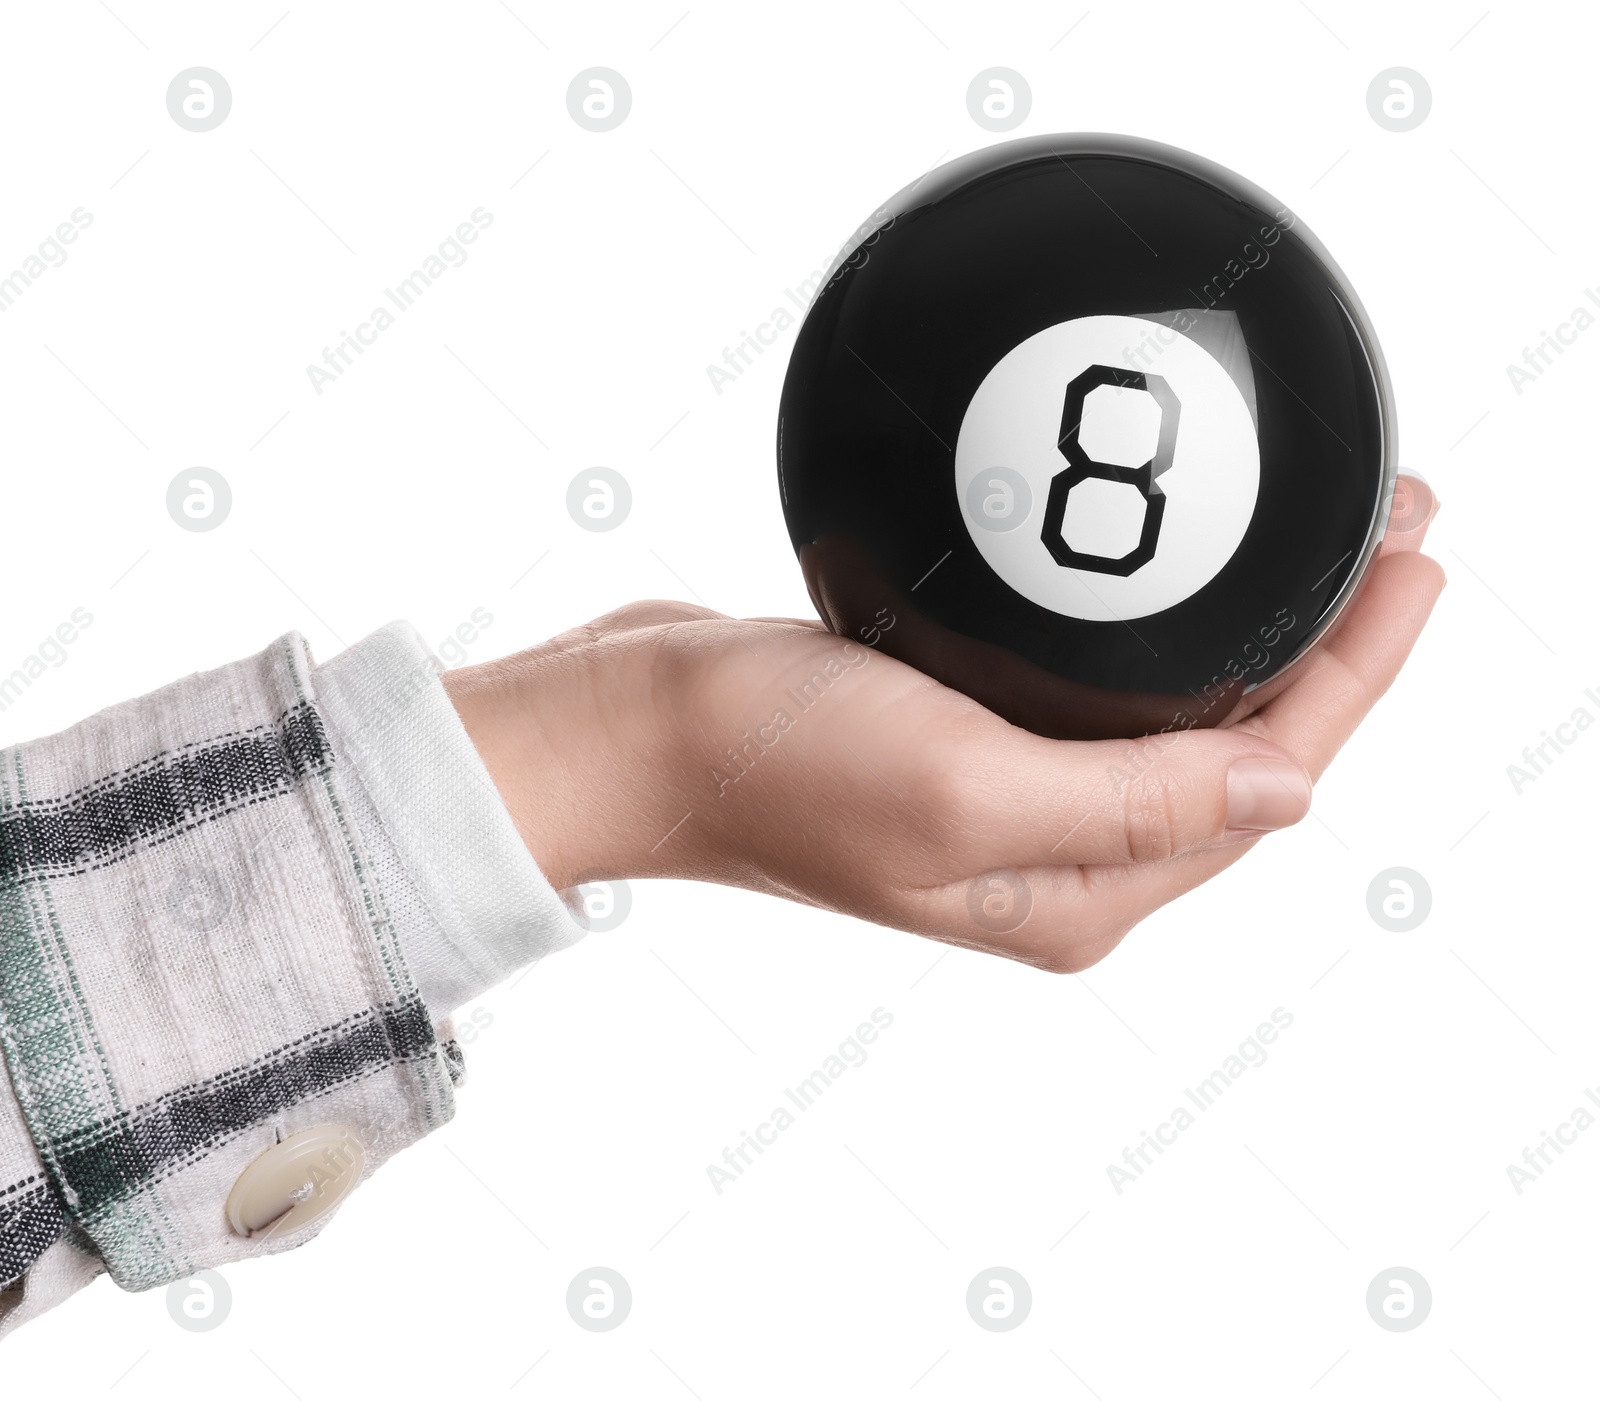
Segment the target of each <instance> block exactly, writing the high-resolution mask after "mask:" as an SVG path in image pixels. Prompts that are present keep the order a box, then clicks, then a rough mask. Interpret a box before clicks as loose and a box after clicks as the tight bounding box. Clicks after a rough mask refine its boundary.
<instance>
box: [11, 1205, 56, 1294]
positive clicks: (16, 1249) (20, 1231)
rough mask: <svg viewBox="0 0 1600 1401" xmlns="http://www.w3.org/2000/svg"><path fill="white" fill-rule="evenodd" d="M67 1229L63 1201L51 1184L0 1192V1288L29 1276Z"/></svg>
mask: <svg viewBox="0 0 1600 1401" xmlns="http://www.w3.org/2000/svg"><path fill="white" fill-rule="evenodd" d="M66 1228H67V1217H66V1213H65V1212H64V1211H62V1209H61V1199H60V1198H59V1197H57V1196H56V1193H55V1189H54V1188H52V1187H51V1186H50V1184H49V1183H48V1182H40V1183H38V1184H37V1185H36V1186H32V1187H29V1186H27V1185H25V1184H20V1183H19V1184H18V1185H17V1186H16V1187H12V1188H11V1189H10V1190H8V1191H6V1192H4V1193H0V1289H3V1288H7V1287H9V1286H10V1285H12V1284H14V1283H16V1281H17V1280H19V1279H21V1278H22V1276H23V1275H25V1274H27V1273H28V1271H29V1270H31V1269H32V1268H33V1267H34V1264H35V1263H36V1262H37V1261H38V1259H39V1257H40V1256H41V1255H43V1254H44V1253H45V1251H47V1250H48V1249H49V1248H50V1247H51V1246H52V1245H54V1244H55V1243H56V1241H57V1240H59V1239H60V1238H61V1233H62V1232H63V1231H64V1230H66Z"/></svg>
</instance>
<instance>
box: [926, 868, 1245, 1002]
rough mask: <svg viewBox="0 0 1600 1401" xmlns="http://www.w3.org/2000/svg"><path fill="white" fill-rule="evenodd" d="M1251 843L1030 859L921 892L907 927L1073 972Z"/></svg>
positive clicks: (1035, 964) (1048, 968) (950, 941)
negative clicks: (1043, 862) (1091, 858)
mask: <svg viewBox="0 0 1600 1401" xmlns="http://www.w3.org/2000/svg"><path fill="white" fill-rule="evenodd" d="M1252 845H1253V843H1251V842H1242V843H1239V844H1236V845H1232V846H1224V847H1216V848H1212V849H1210V850H1204V851H1195V852H1191V853H1189V854H1187V855H1185V856H1181V857H1179V858H1177V859H1176V860H1173V861H1163V862H1156V863H1150V864H1144V865H1127V864H1124V865H1110V866H1083V867H1074V866H1067V867H1054V866H1045V867H1036V868H1032V869H1029V870H1025V871H1022V872H1015V871H1007V872H1004V873H995V877H997V878H998V879H991V880H990V884H987V885H986V884H985V883H984V882H985V880H986V878H985V877H979V878H978V880H977V881H975V882H965V883H957V884H952V885H950V886H945V887H942V888H940V889H939V890H937V891H932V892H926V894H925V896H924V898H923V900H922V901H921V903H920V904H918V905H917V906H915V907H914V911H913V913H912V914H911V917H910V918H909V919H908V920H906V921H904V925H905V927H907V928H910V929H912V930H913V932H916V933H919V934H923V935H925V936H926V937H929V938H933V939H937V940H939V941H940V942H942V943H948V944H955V945H959V946H960V947H963V948H975V949H981V950H982V951H984V952H986V953H995V954H1000V955H1002V956H1004V957H1006V958H1014V959H1016V960H1018V961H1019V962H1022V963H1027V964H1029V965H1031V966H1033V967H1035V968H1040V969H1043V970H1045V971H1047V972H1051V973H1079V972H1082V971H1083V970H1084V969H1085V968H1089V967H1092V966H1093V965H1094V964H1096V963H1098V962H1099V961H1100V960H1101V959H1103V958H1104V957H1105V956H1106V955H1107V954H1109V953H1110V952H1111V951H1112V950H1113V949H1114V948H1116V946H1117V945H1118V944H1120V943H1121V942H1122V940H1123V939H1124V938H1126V937H1127V935H1128V934H1129V933H1130V932H1131V931H1132V930H1133V929H1134V928H1136V927H1137V926H1138V925H1139V923H1140V922H1141V921H1142V920H1144V919H1146V918H1148V917H1149V916H1150V915H1152V914H1154V913H1155V911H1156V910H1158V909H1160V908H1161V907H1162V906H1163V905H1166V904H1169V903H1170V902H1171V901H1173V900H1176V899H1177V898H1178V897H1179V896H1180V895H1184V894H1186V893H1188V892H1189V891H1191V890H1194V889H1195V888H1196V887H1197V886H1200V885H1203V884H1204V883H1205V882H1206V881H1208V880H1210V879H1212V877H1214V876H1216V875H1218V874H1219V873H1221V872H1222V871H1224V870H1226V869H1227V868H1228V867H1229V866H1231V865H1233V863H1234V862H1235V861H1237V860H1239V858H1240V857H1242V856H1243V855H1244V854H1245V853H1246V852H1247V851H1249V850H1250V848H1251V846H1252Z"/></svg>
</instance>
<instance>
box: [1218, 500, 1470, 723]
mask: <svg viewBox="0 0 1600 1401" xmlns="http://www.w3.org/2000/svg"><path fill="white" fill-rule="evenodd" d="M1438 514H1439V498H1438V497H1437V496H1435V495H1434V493H1433V491H1432V489H1431V488H1430V487H1429V486H1428V484H1427V483H1426V482H1425V481H1423V480H1422V478H1421V477H1416V476H1403V477H1398V478H1396V479H1395V490H1394V501H1393V504H1392V506H1391V508H1390V512H1389V525H1388V528H1387V529H1386V530H1385V531H1384V536H1383V543H1382V544H1381V545H1380V546H1379V547H1378V553H1377V557H1376V558H1377V559H1380V560H1381V559H1384V558H1386V557H1388V556H1389V555H1396V554H1408V553H1412V554H1414V553H1415V552H1416V551H1418V550H1420V549H1421V548H1422V545H1423V542H1424V541H1425V540H1426V539H1427V536H1428V527H1429V525H1431V524H1432V523H1433V518H1434V517H1435V516H1436V515H1438ZM1351 611H1352V612H1354V611H1356V609H1355V606H1354V605H1352V609H1351ZM1349 617H1350V613H1346V614H1345V616H1344V617H1342V618H1340V619H1339V621H1338V622H1336V623H1335V624H1334V626H1333V628H1331V629H1330V630H1329V635H1328V637H1327V638H1325V639H1324V645H1326V644H1327V642H1329V641H1331V640H1332V637H1333V634H1334V633H1336V632H1337V631H1338V630H1339V629H1340V628H1342V627H1344V626H1345V625H1346V622H1347V620H1348V619H1349ZM1299 676H1300V671H1299V670H1298V669H1292V670H1290V671H1287V672H1284V673H1282V674H1281V675H1279V676H1277V677H1275V678H1273V680H1271V681H1269V682H1267V683H1266V684H1265V685H1264V686H1259V687H1257V688H1256V689H1255V690H1253V691H1251V692H1250V693H1249V694H1248V695H1246V696H1245V698H1244V699H1243V700H1242V701H1241V702H1240V703H1239V706H1238V708H1237V709H1236V710H1235V711H1234V712H1233V713H1232V714H1231V715H1229V717H1228V718H1227V720H1226V721H1224V723H1225V724H1227V725H1237V724H1239V723H1240V721H1242V720H1246V719H1248V718H1249V717H1250V716H1251V715H1254V714H1255V713H1256V712H1257V711H1258V710H1261V709H1263V708H1264V707H1265V706H1266V705H1268V704H1269V703H1270V702H1271V701H1272V700H1273V699H1274V698H1276V697H1277V696H1280V695H1282V694H1283V693H1284V692H1285V691H1287V690H1288V689H1289V688H1290V687H1291V686H1292V685H1293V684H1294V683H1295V681H1296V680H1297V679H1298V678H1299Z"/></svg>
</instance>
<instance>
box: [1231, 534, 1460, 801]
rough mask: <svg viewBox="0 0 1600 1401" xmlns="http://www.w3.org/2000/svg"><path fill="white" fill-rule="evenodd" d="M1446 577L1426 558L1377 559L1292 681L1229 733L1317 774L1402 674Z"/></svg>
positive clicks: (1400, 555)
mask: <svg viewBox="0 0 1600 1401" xmlns="http://www.w3.org/2000/svg"><path fill="white" fill-rule="evenodd" d="M1444 582H1445V581H1444V571H1443V570H1442V569H1440V567H1439V565H1438V563H1437V562H1436V561H1434V560H1432V559H1430V558H1429V557H1428V556H1427V555H1422V554H1417V553H1415V552H1413V551H1403V552H1399V553H1396V554H1392V555H1388V556H1386V557H1385V558H1383V559H1380V560H1379V561H1378V562H1377V563H1376V564H1374V565H1373V567H1372V573H1371V574H1370V576H1369V577H1368V579H1367V582H1366V585H1365V587H1364V588H1363V590H1362V593H1361V595H1360V596H1359V597H1358V598H1357V599H1356V600H1355V602H1354V603H1352V604H1351V607H1350V611H1349V613H1348V614H1347V616H1346V618H1345V619H1343V620H1342V622H1341V626H1340V627H1338V628H1337V629H1335V630H1334V631H1332V632H1330V633H1329V634H1328V636H1327V637H1326V638H1324V639H1323V641H1322V643H1321V645H1319V646H1318V647H1317V649H1316V650H1315V651H1314V652H1312V653H1311V654H1310V655H1309V656H1307V657H1306V658H1305V659H1304V660H1302V661H1301V662H1299V663H1298V665H1297V674H1296V675H1295V677H1294V681H1293V684H1292V685H1290V686H1289V687H1287V689H1285V690H1284V691H1283V692H1282V694H1280V695H1278V696H1276V697H1275V698H1274V699H1272V700H1271V701H1269V702H1268V703H1267V704H1266V705H1265V706H1263V707H1262V709H1261V710H1259V711H1258V712H1257V713H1256V714H1254V715H1252V716H1250V717H1249V718H1248V719H1246V720H1243V721H1241V722H1240V723H1239V724H1238V725H1236V726H1234V727H1233V729H1232V730H1230V731H1229V733H1234V732H1237V731H1245V732H1248V733H1251V734H1255V735H1259V736H1261V737H1262V738H1264V739H1269V740H1272V741H1273V742H1274V743H1276V744H1278V745H1281V746H1282V747H1283V748H1284V749H1285V750H1287V751H1288V752H1289V753H1291V754H1293V755H1295V756H1296V757H1297V758H1298V759H1299V760H1300V762H1301V763H1303V764H1304V765H1305V766H1306V768H1307V770H1308V771H1309V772H1310V773H1311V775H1312V777H1313V778H1315V777H1318V776H1320V775H1321V773H1322V771H1323V770H1324V769H1325V768H1327V766H1328V764H1329V763H1330V762H1331V761H1332V759H1333V756H1334V755H1335V754H1337V753H1338V752H1339V749H1340V747H1341V746H1342V745H1343V744H1344V742H1345V741H1346V740H1347V739H1349V738H1350V735H1351V734H1352V733H1353V732H1354V730H1355V728H1356V726H1357V725H1358V724H1360V723H1361V720H1362V718H1363V717H1364V716H1365V715H1366V714H1367V712H1368V711H1370V710H1371V709H1372V707H1373V705H1375V704H1376V703H1377V700H1378V698H1379V697H1380V696H1381V695H1383V693H1384V692H1385V691H1387V690H1388V689H1389V687H1390V685H1391V684H1392V683H1393V681H1394V679H1395V677H1396V676H1397V675H1398V674H1399V671H1400V667H1401V665H1402V664H1403V663H1404V662H1405V659H1406V658H1407V657H1408V656H1409V655H1410V654H1411V649H1412V647H1413V646H1414V645H1415V644H1416V640H1417V637H1418V635H1419V634H1420V633H1421V632H1422V628H1423V625H1424V624H1425V623H1426V622H1427V620H1428V615H1429V614H1430V613H1431V612H1432V611H1433V605H1434V603H1435V602H1436V601H1437V600H1438V597H1439V594H1440V591H1441V590H1442V589H1443V588H1444Z"/></svg>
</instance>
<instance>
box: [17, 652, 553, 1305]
mask: <svg viewBox="0 0 1600 1401" xmlns="http://www.w3.org/2000/svg"><path fill="white" fill-rule="evenodd" d="M437 672H438V664H437V662H436V661H435V660H434V659H433V658H432V656H431V654H429V653H428V651H427V649H426V648H425V647H424V646H423V645H422V644H421V642H420V639H418V638H417V636H416V634H415V633H414V632H413V631H412V630H411V629H409V628H408V627H406V625H404V624H392V625H390V627H388V628H386V629H383V630H381V631H380V632H379V633H377V634H374V635H373V636H372V637H371V638H368V639H366V640H365V641H364V642H362V643H359V644H357V645H356V646H355V647H353V648H351V649H349V651H347V652H346V653H344V654H343V655H342V656H341V657H340V658H337V659H335V661H334V662H333V663H329V664H327V665H326V666H324V667H321V668H315V667H313V665H312V661H311V657H310V654H309V652H308V650H307V648H306V645H305V643H304V641H303V639H301V637H300V636H299V635H298V634H294V633H291V634H289V635H288V636H286V637H283V638H281V639H279V641H277V642H276V643H274V644H273V645H272V646H271V647H269V648H267V649H266V650H265V651H264V652H262V653H260V654H259V655H258V656H255V657H251V658H248V659H246V660H243V661H240V662H236V663H233V664H231V665H229V666H225V667H222V668H219V669H217V670H214V671H210V672H202V673H199V674H196V675H194V676H190V677H188V678H186V679H184V680H182V681H179V682H176V683H174V684H173V685H170V686H167V687H164V688H163V689H161V690H159V691H156V692H154V693H152V694H151V695H148V696H144V697H142V698H140V699H138V700H134V701H129V702H125V703H123V704H121V705H117V706H113V707H111V708H110V709H108V710H105V711H102V712H101V713H100V714H98V715H95V716H93V717H91V718H90V719H88V720H85V721H83V722H81V723H80V724H78V725H75V726H73V727H72V728H71V729H68V730H66V731H63V732H62V733H60V734H58V735H53V736H50V737H48V738H45V739H40V740H35V741H32V742H29V743H26V744H22V745H18V746H15V747H13V748H11V749H6V750H0V1048H3V1051H4V1058H5V1063H6V1068H7V1070H8V1071H9V1085H7V1084H6V1083H5V1082H4V1080H3V1078H0V1336H3V1335H4V1334H5V1333H7V1332H9V1331H11V1330H13V1329H15V1328H16V1327H17V1326H18V1325H19V1324H20V1323H22V1322H23V1321H25V1320H26V1319H29V1318H32V1317H36V1316H37V1315H38V1314H39V1313H41V1312H43V1311H44V1310H45V1309H48V1308H50V1307H53V1306H54V1305H55V1304H56V1303H58V1302H60V1301H61V1300H62V1299H64V1298H65V1297H67V1296H68V1295H69V1294H71V1293H72V1292H74V1291H75V1290H77V1289H79V1288H82V1287H83V1286H84V1285H85V1284H87V1283H88V1282H90V1280H92V1279H93V1278H94V1277H95V1276H96V1275H97V1274H99V1273H102V1272H109V1273H110V1275H111V1276H112V1278H113V1279H114V1280H115V1281H116V1282H117V1283H118V1284H119V1285H121V1286H123V1287H124V1288H127V1289H148V1288H153V1287H157V1286H161V1285H165V1284H168V1283H170V1282H172V1281H174V1280H179V1279H183V1278H186V1277H187V1276H189V1275H191V1274H193V1273H194V1272H195V1271H196V1270H199V1269H205V1268H214V1267H216V1266H218V1265H221V1264H226V1263H228V1262H231V1261H235V1260H240V1259H244V1258H247V1257H250V1256H255V1255H264V1254H272V1253H276V1252H278V1251H281V1250H286V1249H291V1248H293V1247H295V1246H298V1245H301V1244H303V1243H304V1242H305V1241H307V1240H309V1239H310V1238H311V1237H312V1236H314V1235H316V1234H317V1233H318V1231H320V1230H321V1229H322V1227H323V1226H324V1225H325V1224H326V1223H327V1221H328V1220H330V1219H331V1217H324V1218H323V1219H322V1220H321V1221H318V1222H316V1223H314V1224H312V1225H310V1226H307V1227H304V1228H303V1229H301V1230H298V1231H295V1232H291V1233H285V1234H277V1235H274V1234H272V1233H266V1234H262V1235H257V1236H256V1237H253V1238H246V1237H243V1236H240V1235H236V1234H234V1233H233V1231H232V1230H231V1229H230V1227H229V1224H228V1221H227V1217H226V1212H225V1203H226V1201H227V1198H228V1194H229V1192H230V1191H231V1190H232V1188H233V1185H234V1183H235V1182H236V1181H237V1180H238V1178H239V1175H240V1174H241V1173H242V1172H243V1171H244V1169H245V1168H246V1167H247V1166H249V1165H250V1163H251V1162H253V1161H254V1160H255V1159H256V1158H257V1157H258V1156H259V1155H260V1154H261V1153H262V1152H264V1151H265V1150H266V1149H268V1148H270V1147H272V1146H273V1145H274V1144H275V1143H277V1142H279V1141H281V1140H282V1139H283V1138H286V1137H288V1136H289V1135H290V1134H292V1133H295V1132H298V1131H299V1130H301V1129H305V1128H309V1127H311V1126H314V1125H318V1124H340V1125H346V1126H349V1127H350V1128H351V1129H353V1130H354V1131H355V1133H356V1134H357V1135H358V1136H359V1138H360V1139H361V1141H362V1144H363V1146H364V1148H365V1164H366V1166H365V1172H366V1173H369V1174H370V1173H371V1172H372V1171H374V1170H375V1169H376V1168H377V1167H379V1166H381V1164H382V1163H383V1162H384V1161H385V1160H387V1159H388V1158H389V1157H391V1156H392V1155H393V1154H394V1153H396V1152H398V1151H399V1150H400V1149H401V1148H403V1147H405V1146H407V1145H408V1144H410V1143H412V1142H415V1141H416V1140H417V1139H419V1138H421V1137H422V1136H424V1135H425V1134H427V1133H429V1132H430V1131H431V1130H433V1129H435V1128H437V1127H439V1126H440V1125H441V1124H443V1123H445V1122H446V1121H448V1120H449V1119H450V1117H451V1116H452V1115H453V1113H454V1108H455V1084H456V1081H457V1080H459V1078H460V1051H459V1048H458V1047H457V1046H456V1045H455V1044H454V1041H453V1039H452V1037H451V1035H450V1032H449V1022H448V1015H447V1014H448V1013H449V1012H450V1011H451V1010H452V1006H451V1005H447V1003H448V999H449V998H450V997H452V996H456V995H459V994H461V993H463V992H465V993H466V994H467V995H469V996H470V995H473V994H475V993H476V992H478V991H482V990H483V989H484V988H486V987H488V986H490V985H491V984H492V983H494V982H497V981H499V979H500V978H501V977H503V976H504V975H505V974H506V973H508V972H510V971H512V970H513V969H514V968H516V967H519V966H522V965H523V964H526V963H528V962H531V961H532V960H533V959H534V958H537V957H539V956H541V955H542V954H543V953H546V952H549V951H551V950H552V949H555V948H559V947H562V946H564V945H565V944H567V943H570V942H571V941H572V940H573V939H574V938H576V937H578V936H579V935H580V934H581V933H582V930H581V928H580V927H579V926H578V924H577V923H576V922H575V921H574V919H573V917H572V914H571V911H570V908H569V907H568V906H567V905H566V904H565V903H564V902H563V900H562V899H561V898H560V897H559V896H557V895H556V893H555V892H554V891H552V890H551V889H550V887H549V884H548V882H546V881H545V880H544V878H543V876H542V875H541V874H540V873H539V871H538V868H537V866H536V865H535V864H534V862H533V860H532V858H531V857H530V856H529V855H528V853H527V851H526V848H524V847H523V846H522V845H521V843H520V841H518V840H517V839H516V833H515V828H514V825H513V824H512V822H511V819H510V816H509V814H508V813H507V812H506V811H505V808H504V805H503V803H502V802H501V801H500V800H499V797H498V794H497V793H496V791H495V789H494V786H493V783H492V780H491V779H490V778H489V775H488V773H487V771H486V770H485V769H484V767H483V765H482V762H481V761H480V760H479V759H478V757H477V754H476V751H475V750H473V748H472V745H471V741H470V739H469V738H468V737H467V735H466V732H465V730H464V729H463V728H462V726H461V724H460V721H459V719H457V718H456V715H455V712H454V710H453V708H452V707H451V706H450V703H449V700H448V697H447V696H446V695H445V693H444V690H443V687H442V686H441V685H440V683H439V680H438V677H437ZM323 689H326V692H327V696H328V702H327V705H326V707H325V706H324V703H323V698H322V696H321V694H320V693H321V691H322V690H323ZM325 709H326V710H331V711H332V712H334V713H335V715H336V718H335V719H334V720H331V721H330V719H329V717H328V715H327V714H326V713H325ZM391 825H393V826H394V828H395V830H393V831H392V830H391ZM413 961H415V964H416V966H418V967H421V968H423V969H425V970H426V971H427V978H428V983H429V995H428V996H426V997H425V996H424V993H423V990H422V989H421V988H419V984H418V979H417V977H416V976H415V974H414V973H413V971H412V968H413ZM456 1005H459V1004H456ZM13 1092H14V1093H13Z"/></svg>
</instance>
